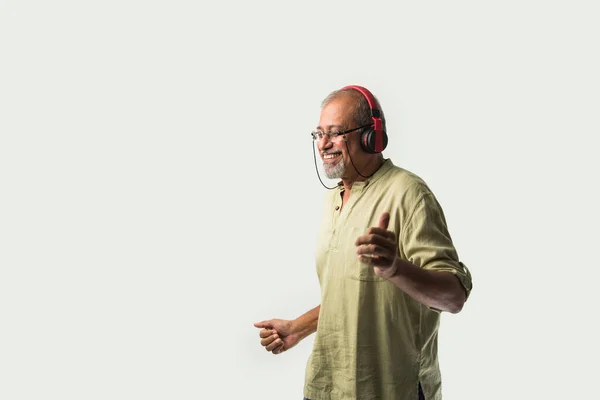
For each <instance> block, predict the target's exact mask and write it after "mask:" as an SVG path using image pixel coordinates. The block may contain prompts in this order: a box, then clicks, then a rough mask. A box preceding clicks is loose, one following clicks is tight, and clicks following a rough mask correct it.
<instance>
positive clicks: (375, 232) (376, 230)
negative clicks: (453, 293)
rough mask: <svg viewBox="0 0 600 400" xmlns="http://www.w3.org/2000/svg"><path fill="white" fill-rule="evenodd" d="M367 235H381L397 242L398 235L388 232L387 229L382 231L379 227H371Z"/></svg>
mask: <svg viewBox="0 0 600 400" xmlns="http://www.w3.org/2000/svg"><path fill="white" fill-rule="evenodd" d="M367 235H379V236H383V237H385V238H387V239H390V240H396V234H395V233H394V232H392V231H388V230H387V229H382V228H379V227H371V228H369V229H368V230H367Z"/></svg>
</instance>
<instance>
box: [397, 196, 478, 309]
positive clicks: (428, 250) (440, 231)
mask: <svg viewBox="0 0 600 400" xmlns="http://www.w3.org/2000/svg"><path fill="white" fill-rule="evenodd" d="M400 254H401V255H403V257H404V258H406V259H407V260H408V261H409V262H411V263H412V264H414V265H416V266H418V267H421V268H424V269H430V270H435V271H448V272H451V273H453V274H454V275H455V276H456V277H457V278H458V280H459V281H460V283H461V284H462V286H463V288H464V289H465V292H466V296H467V298H468V297H469V294H470V293H471V289H472V287H473V284H472V280H471V273H470V272H469V270H468V269H467V267H466V266H465V265H464V264H463V263H462V262H460V261H459V259H458V253H457V251H456V249H455V248H454V244H453V243H452V239H451V238H450V233H449V232H448V227H447V225H446V219H445V217H444V212H443V211H442V208H441V206H440V205H439V203H438V201H437V199H436V198H435V196H434V195H433V193H431V192H426V193H423V194H422V196H421V197H420V198H419V200H418V201H417V202H416V204H415V206H414V208H413V212H412V213H411V214H410V215H409V216H408V220H407V221H406V224H405V225H404V227H403V229H402V231H401V235H400Z"/></svg>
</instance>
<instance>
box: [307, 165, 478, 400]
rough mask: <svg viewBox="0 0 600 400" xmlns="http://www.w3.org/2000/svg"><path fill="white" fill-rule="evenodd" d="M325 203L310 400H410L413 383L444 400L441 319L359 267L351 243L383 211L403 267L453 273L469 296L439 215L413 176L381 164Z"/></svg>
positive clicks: (468, 286) (463, 273) (431, 396)
mask: <svg viewBox="0 0 600 400" xmlns="http://www.w3.org/2000/svg"><path fill="white" fill-rule="evenodd" d="M343 190H344V189H343V186H338V188H336V189H334V190H332V191H330V192H329V193H327V195H326V201H325V207H324V214H323V222H322V226H321V231H320V234H319V240H318V245H317V251H316V264H317V274H318V277H319V282H320V285H321V311H320V314H319V323H318V328H317V333H316V337H315V341H314V346H313V351H312V354H311V356H310V358H309V360H308V363H307V368H306V380H305V386H304V395H305V396H306V397H308V398H310V399H311V400H342V399H343V400H349V399H359V400H369V399H381V400H388V399H389V400H415V399H417V397H418V395H417V388H418V383H419V381H420V382H421V385H422V387H423V391H424V394H425V398H426V399H427V400H436V399H441V378H440V371H439V367H438V358H437V333H438V326H439V317H440V315H439V312H437V311H436V310H432V309H430V308H428V307H426V306H424V305H421V304H420V303H418V302H416V301H415V300H413V299H412V298H411V297H410V296H408V295H406V294H404V293H403V292H402V291H401V290H400V289H398V288H397V287H396V286H395V285H394V284H392V283H391V282H388V281H386V280H383V279H381V278H379V277H377V276H376V275H375V273H374V272H373V269H372V267H370V266H367V265H365V264H363V263H361V262H360V261H359V260H358V257H357V254H356V246H355V245H354V242H355V240H356V239H357V238H358V237H359V236H361V235H363V234H365V232H366V230H367V229H368V228H369V227H371V226H377V224H378V222H379V217H380V216H381V214H382V213H383V212H385V211H387V212H389V213H390V223H389V226H388V229H389V230H391V231H393V232H396V234H397V236H398V242H399V246H398V247H399V249H398V250H399V254H400V257H402V258H403V259H406V260H408V261H410V262H411V263H413V264H415V265H417V266H419V267H421V268H426V269H434V270H440V271H450V272H452V273H454V274H455V275H456V276H457V277H458V278H459V280H460V282H461V283H462V285H463V286H464V288H465V290H466V292H467V294H468V293H469V292H470V290H471V286H472V284H471V276H470V273H469V271H468V270H467V268H466V267H465V266H464V265H463V264H462V263H461V262H460V261H459V259H458V255H457V252H456V250H455V249H454V246H453V244H452V240H451V238H450V235H449V233H448V229H447V227H446V221H445V218H444V215H443V211H442V209H441V207H440V205H439V204H438V202H437V200H436V199H435V197H434V195H433V194H432V193H431V191H430V190H429V188H428V187H427V185H426V184H425V183H424V182H423V181H422V180H421V179H420V178H419V177H417V176H416V175H414V174H412V173H410V172H408V171H406V170H404V169H402V168H399V167H396V166H394V165H393V164H392V162H391V160H389V159H388V160H386V161H385V163H384V164H383V165H382V167H381V168H380V169H379V170H378V171H377V172H376V173H375V174H374V175H373V176H372V177H371V178H369V179H368V180H366V181H364V182H356V183H354V185H353V186H352V189H351V193H350V198H349V200H348V202H347V203H346V204H345V205H344V207H343V208H341V206H342V199H341V193H342V191H343Z"/></svg>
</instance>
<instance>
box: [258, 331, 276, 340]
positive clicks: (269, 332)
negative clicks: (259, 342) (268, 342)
mask: <svg viewBox="0 0 600 400" xmlns="http://www.w3.org/2000/svg"><path fill="white" fill-rule="evenodd" d="M275 333H277V331H276V330H275V329H263V330H261V331H260V332H259V333H258V336H260V337H261V338H266V337H269V336H271V335H273V334H275Z"/></svg>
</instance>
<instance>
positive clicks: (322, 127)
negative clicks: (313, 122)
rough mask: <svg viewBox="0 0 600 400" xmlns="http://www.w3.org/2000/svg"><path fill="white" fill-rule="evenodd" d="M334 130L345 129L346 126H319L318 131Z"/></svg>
mask: <svg viewBox="0 0 600 400" xmlns="http://www.w3.org/2000/svg"><path fill="white" fill-rule="evenodd" d="M334 128H337V129H344V126H343V125H338V124H333V125H319V126H317V129H319V130H321V131H322V130H325V129H328V130H330V129H334Z"/></svg>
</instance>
